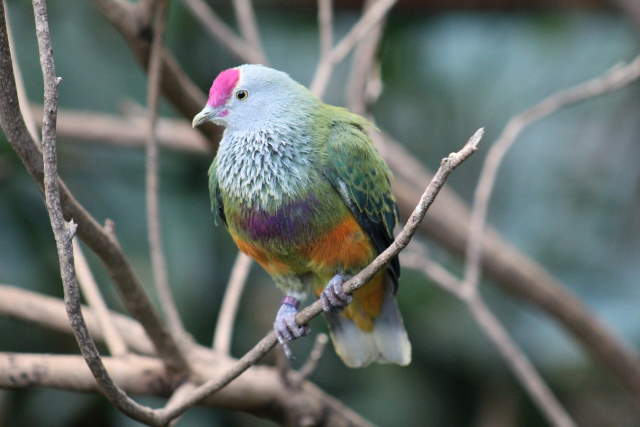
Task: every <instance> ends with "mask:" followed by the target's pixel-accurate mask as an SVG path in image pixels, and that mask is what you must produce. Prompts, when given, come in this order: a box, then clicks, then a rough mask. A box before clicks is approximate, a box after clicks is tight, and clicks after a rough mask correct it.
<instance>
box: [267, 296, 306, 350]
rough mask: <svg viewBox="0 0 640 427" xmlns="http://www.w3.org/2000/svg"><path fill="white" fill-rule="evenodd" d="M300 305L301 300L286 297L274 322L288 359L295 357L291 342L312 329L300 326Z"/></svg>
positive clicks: (279, 340) (274, 327)
mask: <svg viewBox="0 0 640 427" xmlns="http://www.w3.org/2000/svg"><path fill="white" fill-rule="evenodd" d="M298 307H300V300H298V299H297V298H294V297H291V296H286V297H284V299H283V300H282V305H281V306H280V309H279V310H278V314H276V320H275V321H274V322H273V329H274V331H275V332H276V337H277V338H278V342H279V343H280V345H281V346H282V350H283V351H284V354H285V356H287V358H288V359H293V353H291V348H289V342H291V341H293V340H295V339H296V338H300V337H302V336H305V335H307V334H308V333H309V330H310V329H309V326H307V325H303V326H300V325H298V324H297V323H296V314H298Z"/></svg>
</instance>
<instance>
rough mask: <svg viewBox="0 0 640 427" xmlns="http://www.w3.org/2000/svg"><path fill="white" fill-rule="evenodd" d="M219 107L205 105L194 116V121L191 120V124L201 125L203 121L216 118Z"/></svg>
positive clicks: (194, 125)
mask: <svg viewBox="0 0 640 427" xmlns="http://www.w3.org/2000/svg"><path fill="white" fill-rule="evenodd" d="M218 112H219V109H218V108H215V107H212V106H210V105H208V104H207V105H205V106H204V108H203V109H202V111H200V112H199V113H198V114H196V115H195V117H194V118H193V122H191V126H193V127H194V128H195V127H196V126H199V125H201V124H202V123H203V122H206V121H209V120H211V119H214V118H215V117H216V116H217V115H218Z"/></svg>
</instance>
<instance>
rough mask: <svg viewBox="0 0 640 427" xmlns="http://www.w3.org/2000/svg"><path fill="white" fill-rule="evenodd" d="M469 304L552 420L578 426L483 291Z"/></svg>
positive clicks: (561, 426)
mask: <svg viewBox="0 0 640 427" xmlns="http://www.w3.org/2000/svg"><path fill="white" fill-rule="evenodd" d="M467 307H468V308H469V310H470V311H471V313H472V315H473V318H474V319H475V321H476V322H477V323H478V325H480V329H481V330H482V331H483V332H484V333H485V335H487V337H488V338H489V339H490V340H491V342H493V344H494V345H495V346H496V347H497V348H498V350H499V352H500V354H501V355H502V356H503V358H504V359H505V361H506V362H507V363H508V364H509V366H510V367H511V370H512V371H513V373H514V375H515V376H516V377H517V378H518V379H519V380H520V384H522V385H523V387H524V388H525V390H527V392H528V393H529V395H530V396H531V398H532V399H533V401H534V402H535V403H536V404H537V405H538V407H539V408H540V410H541V411H542V413H543V414H544V415H545V416H546V418H547V420H548V421H549V422H550V424H551V425H554V426H556V427H575V426H576V423H575V422H574V421H573V420H572V419H571V417H570V416H569V414H568V413H567V411H566V410H565V409H564V408H563V407H562V405H561V404H560V402H558V399H557V398H556V397H555V395H554V394H553V392H552V391H551V389H550V388H549V386H547V384H546V383H545V382H544V380H543V379H542V377H541V376H540V374H539V373H538V372H537V371H536V368H535V367H534V366H533V365H532V364H531V362H530V361H529V358H528V357H527V356H526V355H525V354H524V352H523V351H522V350H520V348H519V347H518V346H517V345H516V343H515V342H514V341H513V339H511V337H510V336H509V334H508V333H507V331H506V330H505V329H504V327H503V326H502V324H501V323H500V321H499V320H498V319H497V318H496V317H495V316H494V315H493V313H492V312H491V311H490V310H489V308H488V307H487V306H486V304H485V302H484V300H483V299H482V297H480V294H479V293H476V294H474V296H473V297H471V298H470V299H469V301H468V303H467Z"/></svg>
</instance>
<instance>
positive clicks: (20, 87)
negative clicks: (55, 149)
mask: <svg viewBox="0 0 640 427" xmlns="http://www.w3.org/2000/svg"><path fill="white" fill-rule="evenodd" d="M2 2H3V4H4V8H5V10H7V11H8V9H7V2H6V0H2ZM5 20H6V25H7V36H8V38H9V49H10V50H11V52H13V55H12V56H11V64H12V65H13V75H14V77H15V79H16V89H17V91H18V101H19V102H20V107H21V108H20V111H21V112H22V117H23V118H24V121H25V123H26V125H27V129H28V130H29V134H30V135H31V138H33V139H34V140H35V141H38V140H39V135H38V128H37V126H36V123H35V120H34V119H33V114H32V112H31V109H30V108H29V107H28V106H29V98H28V97H27V91H26V90H25V88H24V80H23V79H22V71H21V70H20V64H19V63H18V55H17V51H16V47H15V44H14V41H13V31H12V30H11V19H10V17H9V13H8V12H7V13H6V16H5ZM40 115H42V112H40ZM40 122H42V118H40Z"/></svg>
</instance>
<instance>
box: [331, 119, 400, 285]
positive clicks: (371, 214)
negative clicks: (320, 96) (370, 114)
mask: <svg viewBox="0 0 640 427" xmlns="http://www.w3.org/2000/svg"><path fill="white" fill-rule="evenodd" d="M331 108H332V109H333V108H335V110H334V111H332V112H333V113H334V114H331V116H337V118H334V119H331V120H329V121H328V125H329V131H328V133H327V140H326V144H325V145H324V152H325V154H326V155H325V159H324V164H325V165H324V166H325V167H324V169H323V172H324V175H325V177H326V178H327V179H328V180H329V181H330V182H331V185H332V186H333V187H334V189H335V190H336V191H337V192H338V193H339V194H340V196H341V197H342V199H343V200H344V202H345V204H346V205H347V206H348V207H349V209H350V210H351V213H352V214H353V215H354V217H355V218H356V220H357V221H358V223H359V224H360V226H361V227H362V229H363V230H364V231H365V232H366V233H367V234H368V236H369V238H370V239H371V240H372V242H373V244H374V246H375V247H376V250H377V251H378V253H380V252H382V251H384V250H385V249H386V248H387V247H389V245H391V243H392V242H393V228H394V227H395V225H396V219H397V206H396V202H395V199H394V198H393V195H392V193H391V182H390V176H391V171H390V170H389V168H388V167H387V165H386V163H385V162H384V161H383V160H382V158H381V157H380V154H378V152H377V151H376V149H375V147H374V146H373V143H372V142H371V139H370V138H369V137H368V135H367V134H366V132H365V130H364V127H365V126H367V125H368V122H367V121H366V120H365V119H363V118H362V117H360V116H357V115H355V114H352V113H349V112H347V111H346V110H344V109H338V108H336V107H331ZM389 267H390V268H389V270H390V273H391V276H392V278H393V279H394V282H395V283H396V286H397V280H398V277H399V276H400V264H399V262H398V258H397V257H394V258H393V260H392V261H391V262H390V263H389Z"/></svg>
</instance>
